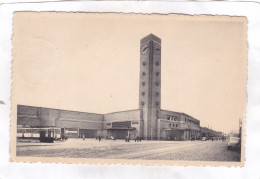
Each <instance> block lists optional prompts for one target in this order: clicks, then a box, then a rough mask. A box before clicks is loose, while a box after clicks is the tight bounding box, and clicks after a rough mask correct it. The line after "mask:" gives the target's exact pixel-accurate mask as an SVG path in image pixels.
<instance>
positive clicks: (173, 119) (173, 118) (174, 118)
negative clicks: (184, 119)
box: [167, 116, 177, 121]
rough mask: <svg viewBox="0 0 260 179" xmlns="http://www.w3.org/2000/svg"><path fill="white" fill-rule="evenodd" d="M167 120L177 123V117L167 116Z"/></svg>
mask: <svg viewBox="0 0 260 179" xmlns="http://www.w3.org/2000/svg"><path fill="white" fill-rule="evenodd" d="M167 120H171V121H177V117H176V116H167Z"/></svg>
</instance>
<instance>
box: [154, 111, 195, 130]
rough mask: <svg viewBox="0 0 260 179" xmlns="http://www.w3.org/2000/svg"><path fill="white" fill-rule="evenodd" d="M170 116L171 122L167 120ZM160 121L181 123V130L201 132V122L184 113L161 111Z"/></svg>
mask: <svg viewBox="0 0 260 179" xmlns="http://www.w3.org/2000/svg"><path fill="white" fill-rule="evenodd" d="M168 116H171V117H173V118H170V120H168V119H167V117H168ZM159 119H166V120H167V121H169V122H170V121H179V122H180V127H181V129H191V130H197V131H200V121H199V120H197V119H195V118H193V117H191V116H189V115H187V114H184V113H178V112H174V111H166V110H160V112H159Z"/></svg>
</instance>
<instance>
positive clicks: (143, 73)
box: [142, 71, 160, 76]
mask: <svg viewBox="0 0 260 179" xmlns="http://www.w3.org/2000/svg"><path fill="white" fill-rule="evenodd" d="M159 74H160V72H159V71H157V72H155V75H156V76H159ZM142 75H143V76H145V75H146V73H145V71H143V72H142Z"/></svg>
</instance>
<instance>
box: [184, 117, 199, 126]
mask: <svg viewBox="0 0 260 179" xmlns="http://www.w3.org/2000/svg"><path fill="white" fill-rule="evenodd" d="M185 122H187V123H190V124H195V125H199V123H198V122H195V121H192V120H189V119H188V118H185Z"/></svg>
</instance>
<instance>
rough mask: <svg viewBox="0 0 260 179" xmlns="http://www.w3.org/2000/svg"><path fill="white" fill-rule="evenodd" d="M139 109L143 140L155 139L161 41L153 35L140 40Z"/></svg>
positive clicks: (159, 91)
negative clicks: (141, 116)
mask: <svg viewBox="0 0 260 179" xmlns="http://www.w3.org/2000/svg"><path fill="white" fill-rule="evenodd" d="M139 108H140V109H141V110H142V112H143V120H144V121H143V122H144V123H143V124H144V125H143V137H144V139H148V140H149V139H151V140H153V139H156V136H157V134H156V131H157V119H158V111H159V110H160V108H161V39H160V38H158V37H156V36H155V35H153V34H150V35H148V36H146V37H144V38H143V39H141V47H140V84H139Z"/></svg>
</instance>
